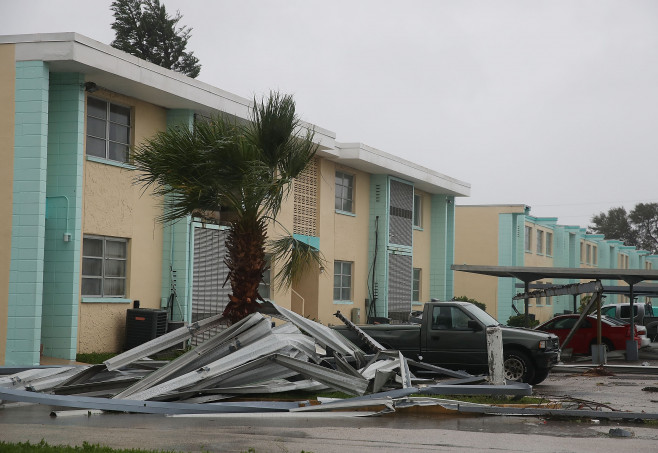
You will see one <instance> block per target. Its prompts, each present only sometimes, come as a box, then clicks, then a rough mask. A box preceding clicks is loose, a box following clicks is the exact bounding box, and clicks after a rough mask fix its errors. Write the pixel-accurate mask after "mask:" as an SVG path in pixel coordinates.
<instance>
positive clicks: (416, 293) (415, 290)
mask: <svg viewBox="0 0 658 453" xmlns="http://www.w3.org/2000/svg"><path fill="white" fill-rule="evenodd" d="M411 301H412V302H420V268H417V267H415V268H414V272H413V281H412V289H411Z"/></svg>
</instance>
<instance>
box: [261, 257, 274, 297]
mask: <svg viewBox="0 0 658 453" xmlns="http://www.w3.org/2000/svg"><path fill="white" fill-rule="evenodd" d="M265 262H266V263H267V264H266V268H265V271H264V272H263V279H262V280H261V281H260V283H259V284H258V294H259V295H260V297H262V298H263V299H265V300H270V297H272V256H271V255H265Z"/></svg>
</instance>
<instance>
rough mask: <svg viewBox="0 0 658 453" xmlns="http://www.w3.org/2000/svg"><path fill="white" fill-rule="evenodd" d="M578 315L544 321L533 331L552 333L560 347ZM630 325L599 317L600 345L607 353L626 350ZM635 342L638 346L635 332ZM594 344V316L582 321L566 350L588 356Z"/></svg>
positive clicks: (638, 339) (638, 338)
mask: <svg viewBox="0 0 658 453" xmlns="http://www.w3.org/2000/svg"><path fill="white" fill-rule="evenodd" d="M579 317H580V315H577V314H574V315H561V316H556V317H555V318H553V319H551V320H550V321H546V322H545V323H544V324H541V325H539V326H537V327H535V329H537V330H542V331H544V332H549V333H553V334H555V335H557V336H558V338H559V339H560V347H562V345H563V344H564V340H566V338H567V335H569V332H570V331H571V329H572V327H573V326H574V325H575V324H576V321H578V318H579ZM630 333H631V326H630V324H622V323H620V322H618V321H617V320H615V319H611V318H608V317H607V316H601V344H604V345H606V346H607V348H608V351H612V350H614V349H621V350H625V349H626V340H629V339H630ZM635 341H637V342H638V344H640V337H639V336H638V334H637V330H636V331H635ZM594 344H596V316H592V315H590V316H588V317H587V318H585V319H584V320H583V323H582V324H581V325H580V327H579V328H578V330H577V331H576V333H575V334H574V335H573V337H571V341H569V344H568V345H567V348H566V349H571V348H573V353H574V354H590V353H591V345H594Z"/></svg>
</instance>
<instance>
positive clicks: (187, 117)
mask: <svg viewBox="0 0 658 453" xmlns="http://www.w3.org/2000/svg"><path fill="white" fill-rule="evenodd" d="M181 125H182V126H185V127H189V128H190V129H191V128H192V127H193V125H194V112H192V111H191V110H186V109H181V110H169V111H167V127H173V126H181ZM192 235H193V232H192V218H191V217H189V216H188V217H186V218H184V219H180V220H178V221H176V222H169V223H167V224H165V225H164V227H163V240H162V241H163V243H162V301H161V306H162V307H167V305H168V303H169V299H170V297H171V298H172V305H173V306H172V309H171V310H170V311H169V313H170V316H169V319H170V320H172V321H188V322H189V321H191V313H192V254H193V243H192ZM174 293H175V296H172V294H174Z"/></svg>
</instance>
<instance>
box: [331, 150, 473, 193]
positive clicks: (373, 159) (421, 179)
mask: <svg viewBox="0 0 658 453" xmlns="http://www.w3.org/2000/svg"><path fill="white" fill-rule="evenodd" d="M336 148H337V149H338V158H335V159H332V160H334V161H335V162H337V163H341V164H345V165H347V166H350V167H352V168H355V169H357V170H361V171H365V172H368V173H372V174H387V175H391V176H396V177H398V178H400V179H404V180H406V181H409V182H412V183H414V186H415V187H416V188H418V189H420V190H422V191H424V192H428V193H432V194H448V195H454V196H457V197H467V196H469V195H470V193H471V185H470V184H468V183H466V182H464V181H460V180H458V179H455V178H451V177H449V176H446V175H444V174H441V173H438V172H436V171H433V170H430V169H429V168H426V167H423V166H420V165H418V164H415V163H413V162H410V161H408V160H405V159H402V158H401V157H398V156H394V155H392V154H388V153H385V152H384V151H380V150H378V149H376V148H373V147H371V146H367V145H364V144H362V143H336Z"/></svg>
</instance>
